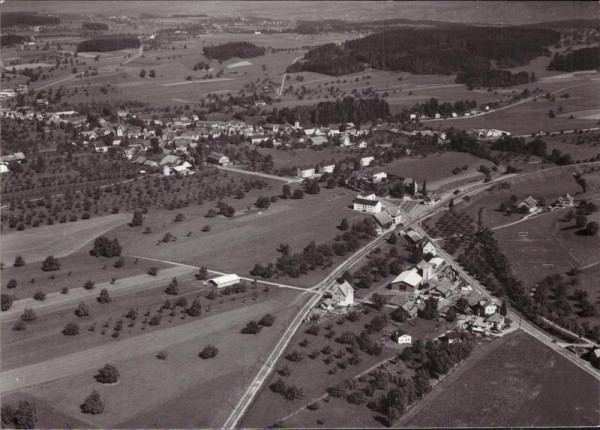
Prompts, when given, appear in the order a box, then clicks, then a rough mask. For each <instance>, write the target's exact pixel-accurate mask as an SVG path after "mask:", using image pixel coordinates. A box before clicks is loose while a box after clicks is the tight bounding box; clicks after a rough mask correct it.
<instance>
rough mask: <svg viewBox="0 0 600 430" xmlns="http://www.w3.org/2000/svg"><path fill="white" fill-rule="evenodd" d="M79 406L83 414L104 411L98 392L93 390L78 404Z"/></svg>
mask: <svg viewBox="0 0 600 430" xmlns="http://www.w3.org/2000/svg"><path fill="white" fill-rule="evenodd" d="M80 408H81V412H83V413H84V414H92V415H96V414H100V413H102V412H104V403H102V400H100V394H98V392H97V391H96V390H94V391H92V394H90V395H89V396H88V397H87V398H86V399H85V400H84V402H83V404H81V405H80Z"/></svg>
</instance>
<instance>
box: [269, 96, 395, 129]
mask: <svg viewBox="0 0 600 430" xmlns="http://www.w3.org/2000/svg"><path fill="white" fill-rule="evenodd" d="M389 115H390V107H389V105H388V103H387V102H386V101H385V100H383V99H380V98H368V99H362V98H360V99H355V98H354V97H344V99H342V100H340V99H338V100H336V101H328V102H320V103H318V104H316V105H307V106H296V107H294V108H291V109H290V108H282V109H279V110H278V109H273V110H272V111H271V113H270V114H268V115H267V119H266V121H267V122H273V123H279V124H282V123H286V122H288V123H291V124H293V123H294V121H300V122H301V123H310V124H320V125H329V124H331V123H341V122H354V123H355V124H364V123H365V122H367V121H376V120H377V119H379V118H381V119H385V118H387V117H389Z"/></svg>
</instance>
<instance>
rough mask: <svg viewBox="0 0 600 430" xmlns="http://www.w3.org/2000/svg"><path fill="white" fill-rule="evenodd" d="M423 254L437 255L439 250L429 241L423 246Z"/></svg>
mask: <svg viewBox="0 0 600 430" xmlns="http://www.w3.org/2000/svg"><path fill="white" fill-rule="evenodd" d="M423 254H431V255H434V256H435V255H437V249H435V246H434V245H433V243H431V241H429V240H428V241H426V242H425V244H424V245H423Z"/></svg>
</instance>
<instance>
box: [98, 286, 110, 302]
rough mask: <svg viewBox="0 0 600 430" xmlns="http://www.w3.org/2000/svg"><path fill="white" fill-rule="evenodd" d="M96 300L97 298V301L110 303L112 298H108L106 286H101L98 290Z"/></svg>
mask: <svg viewBox="0 0 600 430" xmlns="http://www.w3.org/2000/svg"><path fill="white" fill-rule="evenodd" d="M96 300H98V303H110V302H111V301H112V299H111V298H110V295H109V294H108V290H107V289H106V288H103V289H102V290H100V295H99V296H98V298H97V299H96Z"/></svg>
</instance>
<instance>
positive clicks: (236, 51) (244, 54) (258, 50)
mask: <svg viewBox="0 0 600 430" xmlns="http://www.w3.org/2000/svg"><path fill="white" fill-rule="evenodd" d="M202 51H203V53H204V56H205V57H206V58H209V59H214V60H219V61H227V60H229V59H230V58H234V57H239V58H254V57H259V56H261V55H264V54H265V52H266V48H263V47H260V46H256V45H254V44H252V43H249V42H229V43H224V44H221V45H215V46H205V47H204V48H202Z"/></svg>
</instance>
